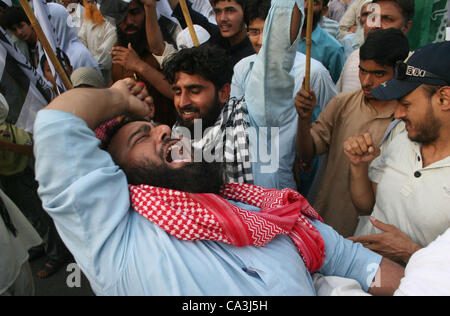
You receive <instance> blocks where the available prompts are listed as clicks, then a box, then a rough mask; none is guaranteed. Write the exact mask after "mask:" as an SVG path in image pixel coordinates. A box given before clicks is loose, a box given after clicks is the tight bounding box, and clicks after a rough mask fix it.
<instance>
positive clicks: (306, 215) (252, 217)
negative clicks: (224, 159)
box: [35, 0, 403, 296]
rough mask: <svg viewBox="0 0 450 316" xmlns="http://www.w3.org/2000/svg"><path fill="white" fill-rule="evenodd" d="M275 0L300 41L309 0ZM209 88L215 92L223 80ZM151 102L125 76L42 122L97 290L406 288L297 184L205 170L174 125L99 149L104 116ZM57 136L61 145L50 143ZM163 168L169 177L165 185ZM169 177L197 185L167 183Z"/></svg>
mask: <svg viewBox="0 0 450 316" xmlns="http://www.w3.org/2000/svg"><path fill="white" fill-rule="evenodd" d="M273 2H274V4H273V5H274V7H273V10H274V12H275V13H276V15H275V16H276V18H275V19H274V20H273V21H271V20H269V21H268V22H267V23H268V25H269V27H270V25H271V23H272V22H273V23H274V24H276V25H278V26H280V24H281V23H280V21H278V19H281V20H282V21H286V19H290V18H292V21H293V22H294V23H293V25H292V27H291V28H290V29H291V31H292V33H291V38H296V33H298V27H299V26H300V24H301V23H300V22H299V20H300V18H301V15H302V13H301V12H300V10H299V9H298V8H299V6H298V5H300V6H302V5H303V2H302V1H298V2H294V1H287V0H280V1H278V0H274V1H273ZM277 22H278V23H277ZM296 25H297V28H296ZM284 27H286V25H285V26H284ZM180 77H182V76H181V74H180ZM191 88H192V87H191ZM193 88H195V89H198V88H199V87H198V86H196V87H193ZM202 89H203V90H204V92H205V93H206V94H208V95H209V97H211V98H213V97H214V92H215V88H214V87H213V86H211V85H206V86H202ZM219 97H220V96H219ZM150 102H151V100H150V99H149V98H148V94H147V93H146V91H145V89H143V87H142V86H141V85H139V84H136V83H135V82H134V81H133V80H131V79H126V80H123V81H119V82H116V83H115V84H114V85H113V86H112V87H111V88H109V89H105V90H99V89H82V88H80V89H73V90H71V91H68V92H67V93H65V94H63V95H61V96H60V97H59V98H58V99H56V100H55V102H53V103H52V104H50V105H49V106H48V107H47V108H46V109H45V110H43V111H41V112H40V113H39V115H38V118H37V120H36V125H35V137H36V138H35V141H36V156H37V170H39V174H38V176H37V178H38V180H39V183H40V189H39V192H40V194H41V197H42V199H43V201H44V207H45V209H46V210H47V211H48V212H49V213H50V214H51V215H52V216H53V218H54V219H55V221H56V222H57V225H58V228H59V230H60V232H61V234H62V236H64V237H63V238H64V240H65V242H66V243H67V245H68V247H69V248H70V249H71V250H72V252H73V254H74V256H75V257H76V260H77V263H78V264H79V265H80V267H81V268H82V270H83V271H84V272H85V274H86V276H87V277H88V279H89V280H90V282H91V286H92V288H93V290H94V292H95V293H96V294H97V295H221V296H223V295H228V296H230V295H314V294H315V290H314V287H313V283H312V278H311V276H310V273H311V272H313V271H317V270H318V271H321V272H323V273H324V274H327V275H328V274H335V275H340V276H345V277H350V278H354V279H356V280H358V281H359V282H360V284H361V286H362V287H363V289H364V290H369V291H370V292H371V293H373V294H377V293H378V294H390V293H392V292H393V291H394V290H395V289H396V288H397V286H398V282H399V280H400V278H401V276H402V270H403V269H402V268H401V267H400V266H398V265H396V264H394V263H393V262H391V261H389V260H385V259H382V257H381V256H379V255H376V254H374V253H373V252H371V251H369V250H367V249H364V247H362V246H361V245H358V244H353V243H352V242H350V241H349V240H345V239H343V238H340V237H339V236H338V235H337V234H336V233H335V232H334V231H333V230H332V229H331V228H330V227H328V226H326V225H323V224H322V223H321V222H320V219H319V218H318V217H317V215H316V213H315V211H314V210H313V209H312V208H310V207H309V205H308V204H307V202H306V200H304V198H302V197H301V196H300V195H299V194H298V193H296V192H295V191H292V190H285V191H278V190H266V189H263V188H259V187H255V186H251V185H247V184H225V185H223V186H222V184H223V180H222V177H221V172H220V171H217V170H216V169H219V168H216V166H214V165H213V166H212V168H211V170H210V171H209V172H208V173H205V166H202V165H200V166H197V163H192V162H191V161H190V160H189V159H184V160H180V159H176V158H175V156H176V155H174V154H175V153H176V152H177V151H178V150H176V149H175V147H174V146H175V145H176V142H177V141H178V140H177V139H172V138H171V130H170V128H169V127H168V126H165V125H156V124H153V123H150V122H147V121H136V120H134V121H132V122H130V123H128V124H126V125H124V126H122V127H121V128H119V129H118V131H117V132H116V133H115V134H114V136H112V138H111V140H110V142H109V144H108V145H107V150H108V152H106V151H103V150H101V149H99V148H98V144H99V142H98V140H97V139H96V137H95V134H94V133H93V129H94V128H95V127H96V126H97V125H98V124H100V123H101V122H103V121H105V120H108V119H109V118H111V117H116V116H118V115H120V114H123V113H134V114H136V115H140V116H145V115H146V114H147V113H148V105H149V103H150ZM94 105H95V106H94ZM56 131H57V132H56ZM56 140H58V143H59V144H61V146H60V147H58V148H55V147H54V148H53V149H54V150H51V151H49V150H48V142H51V143H53V144H54V142H55V141H56ZM174 152H175V153H174ZM55 162H58V163H55ZM56 165H58V167H56ZM118 165H120V166H121V167H119V166H118ZM207 168H208V167H207ZM132 169H134V170H132ZM164 169H166V171H164ZM130 170H132V171H131V172H130ZM155 174H159V175H157V176H156V177H159V178H160V179H162V181H159V180H158V181H157V183H154V182H153V181H154V179H155ZM182 174H185V176H182ZM164 175H165V179H166V180H168V178H169V177H181V178H183V177H184V179H190V180H191V181H190V182H188V183H189V184H192V187H188V185H187V184H188V183H184V181H185V180H182V181H181V183H176V182H175V183H172V184H168V182H165V181H164V180H163V179H164ZM205 177H208V178H207V179H205ZM127 179H130V180H129V181H131V182H132V183H134V184H133V185H130V186H128V185H127V184H128V183H127ZM196 182H199V183H201V182H204V184H203V185H200V186H199V185H198V184H196ZM208 183H209V184H210V185H209V186H208ZM155 185H160V186H159V187H155ZM202 186H203V187H202ZM220 187H222V190H221V191H220V192H219V191H218V190H219V188H220ZM180 190H185V191H180ZM217 193H220V195H219V194H217ZM283 235H288V236H283ZM299 253H300V255H299ZM376 274H378V276H380V278H379V279H376V280H380V281H381V283H378V284H377V283H376V282H373V280H374V278H373V277H374V276H375V275H376Z"/></svg>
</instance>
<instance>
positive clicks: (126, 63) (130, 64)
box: [111, 43, 143, 72]
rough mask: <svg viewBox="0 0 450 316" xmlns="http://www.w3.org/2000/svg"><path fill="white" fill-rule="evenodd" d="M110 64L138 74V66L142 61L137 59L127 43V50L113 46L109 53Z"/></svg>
mask: <svg viewBox="0 0 450 316" xmlns="http://www.w3.org/2000/svg"><path fill="white" fill-rule="evenodd" d="M111 56H112V63H113V64H117V65H121V66H122V67H124V68H125V69H127V70H130V71H135V72H139V66H140V65H141V64H142V63H143V60H142V59H140V58H139V56H138V54H137V53H136V51H135V50H134V49H133V47H132V46H131V43H128V48H126V47H122V46H114V47H113V48H112V51H111Z"/></svg>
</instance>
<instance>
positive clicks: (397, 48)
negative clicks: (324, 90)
mask: <svg viewBox="0 0 450 316" xmlns="http://www.w3.org/2000/svg"><path fill="white" fill-rule="evenodd" d="M385 47H390V49H389V50H386V49H385ZM360 52H361V54H360V65H359V68H360V71H359V78H360V81H361V85H362V87H363V88H362V89H360V90H357V91H354V92H349V93H342V94H339V95H338V96H336V97H335V98H334V99H332V100H331V101H330V103H328V105H327V106H326V108H325V109H324V110H323V111H322V113H321V114H320V115H319V117H318V119H317V120H316V121H315V122H313V123H312V124H311V123H310V122H311V116H312V112H313V109H314V107H315V104H316V97H315V94H314V92H313V91H310V92H307V91H306V90H305V89H302V90H301V91H299V92H298V94H297V97H296V101H295V102H296V107H297V112H298V114H299V123H298V124H299V129H298V134H297V151H298V153H299V155H300V157H301V160H302V162H303V163H304V164H306V165H309V163H310V161H311V159H313V158H314V157H316V156H318V155H321V154H323V153H326V152H327V153H328V161H327V164H326V167H325V171H324V174H323V177H322V180H321V182H320V184H319V188H318V191H317V192H318V193H317V196H316V199H315V201H314V203H313V204H314V207H315V208H316V209H317V210H318V211H319V213H320V214H321V216H322V217H323V218H324V220H325V222H326V223H327V224H328V225H331V226H332V227H333V228H334V229H336V231H338V232H339V233H340V234H342V235H344V236H346V237H348V236H352V235H353V233H354V231H355V228H356V225H357V223H358V217H357V211H356V209H355V207H354V206H353V203H352V200H351V197H350V193H349V190H348V170H349V168H350V166H349V163H348V160H347V158H346V156H345V155H344V153H343V151H342V144H343V143H344V141H345V140H347V139H348V138H349V137H350V136H352V135H355V134H357V133H358V134H360V133H363V132H365V131H370V132H371V133H372V135H373V138H374V142H375V143H376V144H377V145H379V144H380V142H381V140H382V137H383V135H384V133H385V131H386V129H387V127H388V126H389V124H390V123H391V121H392V120H393V116H394V110H395V107H396V102H393V101H390V102H385V101H379V100H376V99H375V98H374V97H373V96H372V94H371V91H372V90H373V89H374V88H376V87H377V86H379V85H380V84H382V83H383V82H385V81H387V80H389V79H391V78H393V77H394V67H395V63H396V62H397V61H399V60H401V61H403V60H404V59H405V58H406V57H407V56H408V53H409V44H408V39H407V38H406V37H405V35H404V34H403V33H402V32H401V31H400V30H397V29H387V30H377V31H373V32H371V33H370V34H369V36H368V37H367V40H366V43H364V45H363V46H362V47H361V50H360Z"/></svg>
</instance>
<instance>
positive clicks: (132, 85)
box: [110, 78, 154, 117]
mask: <svg viewBox="0 0 450 316" xmlns="http://www.w3.org/2000/svg"><path fill="white" fill-rule="evenodd" d="M110 89H115V90H116V91H119V92H120V93H121V94H122V96H123V98H124V100H125V102H126V103H127V104H126V113H130V114H135V115H138V116H141V117H148V116H150V115H151V114H152V113H151V112H152V111H153V110H154V107H153V99H152V97H151V96H149V94H148V91H147V88H146V87H145V84H144V83H143V82H136V81H134V80H133V79H131V78H125V79H123V80H119V81H116V82H115V83H114V84H113V85H112V86H111V88H110Z"/></svg>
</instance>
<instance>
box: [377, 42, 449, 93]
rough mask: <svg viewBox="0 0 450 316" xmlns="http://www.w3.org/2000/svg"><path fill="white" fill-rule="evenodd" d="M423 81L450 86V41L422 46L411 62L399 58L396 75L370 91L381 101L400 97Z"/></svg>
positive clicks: (411, 58)
mask: <svg viewBox="0 0 450 316" xmlns="http://www.w3.org/2000/svg"><path fill="white" fill-rule="evenodd" d="M422 84H428V85H433V86H450V42H440V43H433V44H428V45H425V46H423V47H420V48H418V49H417V50H416V51H415V52H414V53H413V55H411V57H410V58H409V59H408V60H407V62H406V63H405V62H403V61H398V62H397V64H396V66H395V77H394V79H392V80H389V81H387V82H385V83H382V84H381V85H379V86H378V87H377V88H375V89H373V90H372V91H371V92H370V93H371V94H372V96H374V97H375V98H376V99H378V100H384V101H390V100H397V99H400V98H402V97H404V96H405V95H407V94H409V93H411V92H412V91H414V90H415V89H417V88H418V87H419V86H420V85H422Z"/></svg>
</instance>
